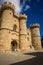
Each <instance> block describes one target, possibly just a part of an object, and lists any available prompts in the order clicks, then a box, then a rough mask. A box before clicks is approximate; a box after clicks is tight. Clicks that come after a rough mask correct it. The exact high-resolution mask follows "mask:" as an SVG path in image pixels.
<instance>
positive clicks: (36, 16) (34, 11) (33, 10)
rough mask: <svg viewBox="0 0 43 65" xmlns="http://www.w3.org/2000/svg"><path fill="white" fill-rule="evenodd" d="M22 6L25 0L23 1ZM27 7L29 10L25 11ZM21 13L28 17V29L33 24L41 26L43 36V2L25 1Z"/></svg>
mask: <svg viewBox="0 0 43 65" xmlns="http://www.w3.org/2000/svg"><path fill="white" fill-rule="evenodd" d="M22 4H23V0H21V5H22ZM28 6H29V7H28ZM26 7H27V9H25V8H26ZM21 13H25V14H26V15H27V16H28V20H27V28H29V26H30V24H33V23H39V24H40V34H41V36H43V0H25V5H24V6H23V8H22V11H21Z"/></svg>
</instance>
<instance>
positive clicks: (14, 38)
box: [0, 2, 42, 51]
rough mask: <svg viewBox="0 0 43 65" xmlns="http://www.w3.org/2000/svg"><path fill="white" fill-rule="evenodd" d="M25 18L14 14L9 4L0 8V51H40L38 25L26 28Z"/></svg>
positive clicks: (6, 3) (13, 8) (11, 5)
mask: <svg viewBox="0 0 43 65" xmlns="http://www.w3.org/2000/svg"><path fill="white" fill-rule="evenodd" d="M26 21H27V16H26V15H25V14H24V15H23V14H16V13H15V7H14V5H13V4H12V3H10V2H5V3H4V4H2V6H0V51H30V50H41V49H42V46H41V40H40V25H39V24H32V25H30V28H29V29H27V27H26Z"/></svg>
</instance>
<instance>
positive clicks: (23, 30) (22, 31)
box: [20, 14, 27, 51]
mask: <svg viewBox="0 0 43 65" xmlns="http://www.w3.org/2000/svg"><path fill="white" fill-rule="evenodd" d="M26 20H27V16H26V15H25V14H24V15H22V14H20V49H21V50H23V51H24V50H25V49H26V43H27V38H26V36H27V29H26Z"/></svg>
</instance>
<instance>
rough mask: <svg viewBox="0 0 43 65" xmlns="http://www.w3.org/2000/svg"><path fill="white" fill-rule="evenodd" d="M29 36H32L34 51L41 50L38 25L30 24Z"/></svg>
mask: <svg viewBox="0 0 43 65" xmlns="http://www.w3.org/2000/svg"><path fill="white" fill-rule="evenodd" d="M30 29H31V36H32V45H33V47H34V48H35V49H36V50H40V49H42V47H41V39H40V25H39V24H32V25H31V26H30Z"/></svg>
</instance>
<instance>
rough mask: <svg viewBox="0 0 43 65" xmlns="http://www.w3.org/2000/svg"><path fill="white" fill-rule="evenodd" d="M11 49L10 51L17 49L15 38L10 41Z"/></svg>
mask: <svg viewBox="0 0 43 65" xmlns="http://www.w3.org/2000/svg"><path fill="white" fill-rule="evenodd" d="M11 50H12V51H16V50H17V42H16V40H13V41H12V42H11Z"/></svg>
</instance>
